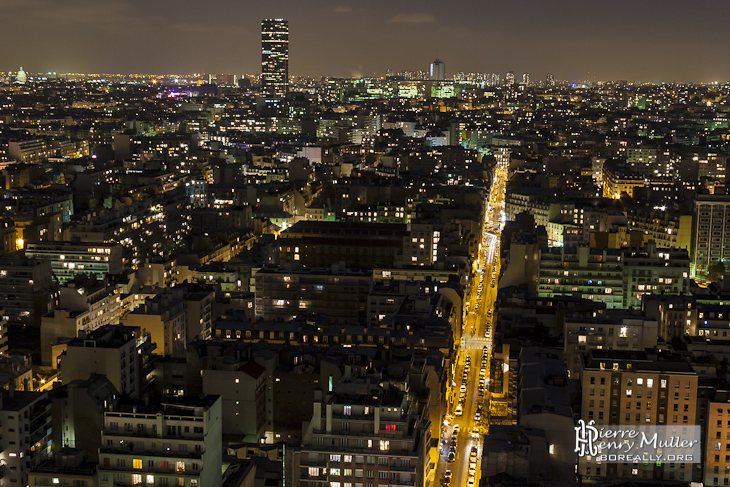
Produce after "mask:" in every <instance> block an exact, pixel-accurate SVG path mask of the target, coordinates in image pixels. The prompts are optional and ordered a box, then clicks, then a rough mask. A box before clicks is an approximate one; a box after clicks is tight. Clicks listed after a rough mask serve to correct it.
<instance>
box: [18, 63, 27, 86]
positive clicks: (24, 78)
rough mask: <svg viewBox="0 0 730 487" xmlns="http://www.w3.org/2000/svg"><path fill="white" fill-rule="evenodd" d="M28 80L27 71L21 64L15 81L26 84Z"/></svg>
mask: <svg viewBox="0 0 730 487" xmlns="http://www.w3.org/2000/svg"><path fill="white" fill-rule="evenodd" d="M27 80H28V77H27V76H26V75H25V71H23V66H21V67H20V71H18V75H17V76H16V77H15V82H16V83H19V84H21V85H24V84H25V82H26V81H27Z"/></svg>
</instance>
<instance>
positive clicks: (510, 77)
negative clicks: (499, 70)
mask: <svg viewBox="0 0 730 487" xmlns="http://www.w3.org/2000/svg"><path fill="white" fill-rule="evenodd" d="M504 82H505V84H506V85H507V86H513V85H514V84H515V72H514V71H507V76H505V78H504Z"/></svg>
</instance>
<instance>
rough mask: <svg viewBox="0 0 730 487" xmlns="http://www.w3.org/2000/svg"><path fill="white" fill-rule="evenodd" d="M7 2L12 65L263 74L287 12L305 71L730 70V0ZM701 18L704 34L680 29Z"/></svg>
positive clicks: (660, 76)
mask: <svg viewBox="0 0 730 487" xmlns="http://www.w3.org/2000/svg"><path fill="white" fill-rule="evenodd" d="M660 7H661V8H660ZM703 7H705V8H703ZM1 9H2V11H3V12H4V17H6V18H10V19H13V22H11V23H10V25H9V26H8V28H7V29H6V30H5V31H4V32H3V33H2V34H0V42H1V43H2V45H5V46H13V49H6V50H5V52H4V55H3V56H2V57H3V60H4V62H3V66H0V69H3V70H6V71H16V70H17V69H18V67H20V66H23V67H24V68H25V69H26V71H28V72H49V71H52V72H64V73H65V72H77V73H79V72H86V73H114V72H119V73H150V74H162V73H173V72H174V73H192V72H206V73H256V72H259V69H258V68H259V66H260V64H259V63H260V57H259V56H260V37H259V36H260V21H261V20H262V19H265V18H286V19H288V20H290V40H291V46H290V70H289V71H290V75H293V76H309V77H320V76H333V77H350V76H372V75H373V74H374V75H376V76H382V75H384V74H385V72H386V70H388V69H391V70H393V71H404V70H424V71H426V70H428V66H429V63H430V62H431V61H433V59H435V58H439V59H442V60H443V61H444V62H445V63H446V77H447V78H450V77H451V76H453V74H454V73H456V72H461V71H463V72H499V73H504V72H506V71H514V72H515V73H518V74H519V75H521V74H522V73H526V72H527V73H530V74H531V77H532V79H533V80H538V79H543V78H544V76H545V74H546V73H553V74H554V75H555V76H556V78H557V79H564V80H568V81H581V80H584V79H586V78H590V79H595V80H597V81H607V80H617V79H627V80H630V81H643V82H662V81H664V82H713V81H725V80H727V79H730V67H726V66H724V65H720V64H718V63H713V62H712V61H711V60H712V59H717V58H721V57H722V55H723V53H724V52H725V51H726V50H727V48H728V47H730V45H729V44H730V41H728V40H727V39H723V38H722V35H721V32H722V26H721V23H720V22H721V20H720V19H722V18H725V17H726V15H723V13H725V14H730V6H728V5H727V4H724V3H721V2H719V1H707V2H703V3H702V5H700V8H693V9H689V8H688V4H687V2H681V1H670V2H662V3H659V2H656V1H648V2H642V3H641V4H629V3H628V2H625V1H619V2H614V3H613V4H612V9H611V10H610V11H606V10H600V7H598V6H597V5H595V6H593V5H588V6H586V5H585V4H582V3H578V2H575V1H569V2H563V3H562V4H561V5H559V6H554V5H550V6H548V5H543V4H541V3H534V2H532V1H529V0H523V1H521V2H511V3H508V2H496V3H491V4H489V5H483V4H478V3H476V2H463V3H462V4H461V5H460V6H458V7H454V8H451V9H444V8H443V5H442V4H440V3H436V2H433V1H425V2H412V1H405V2H398V3H397V4H390V3H386V2H380V1H376V2H373V3H371V4H369V5H368V7H367V8H364V7H360V6H355V5H352V4H349V3H347V2H341V3H334V4H333V3H329V2H309V3H307V5H306V6H304V5H300V4H290V3H289V2H286V1H279V2H274V3H269V4H267V5H246V6H245V7H244V6H242V5H236V4H235V3H233V2H229V1H227V0H221V1H219V2H216V3H215V4H213V5H212V6H211V8H206V9H205V10H204V11H200V9H198V8H196V7H195V4H193V3H192V2H189V1H187V0H184V1H182V2H178V3H176V4H175V6H174V7H172V6H171V5H168V4H166V3H165V2H156V3H153V4H144V3H142V2H141V1H139V0H113V1H108V2H103V3H94V2H90V1H88V0H74V1H73V2H71V3H66V4H63V5H59V4H56V3H54V2H50V1H48V0H29V1H22V2H21V1H14V0H13V1H7V2H4V5H3V7H1ZM708 11H712V12H713V15H712V16H708V15H706V12H708ZM700 28H701V29H702V32H703V36H702V37H701V38H697V36H694V37H693V38H691V39H688V38H687V36H683V35H678V34H679V33H682V32H692V31H695V30H698V29H700ZM589 73H590V74H589Z"/></svg>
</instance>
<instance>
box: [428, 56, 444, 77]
mask: <svg viewBox="0 0 730 487" xmlns="http://www.w3.org/2000/svg"><path fill="white" fill-rule="evenodd" d="M431 79H432V80H434V81H444V80H445V79H446V65H445V64H444V62H443V61H441V60H439V59H437V60H435V61H434V62H432V63H431Z"/></svg>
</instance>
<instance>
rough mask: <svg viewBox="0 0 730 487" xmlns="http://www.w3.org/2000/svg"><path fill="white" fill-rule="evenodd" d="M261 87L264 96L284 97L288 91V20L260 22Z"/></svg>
mask: <svg viewBox="0 0 730 487" xmlns="http://www.w3.org/2000/svg"><path fill="white" fill-rule="evenodd" d="M261 88H262V92H263V94H264V96H266V97H271V98H285V97H286V95H287V93H288V92H289V22H287V21H286V20H284V19H266V20H264V21H262V22H261Z"/></svg>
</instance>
